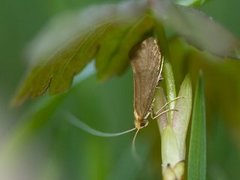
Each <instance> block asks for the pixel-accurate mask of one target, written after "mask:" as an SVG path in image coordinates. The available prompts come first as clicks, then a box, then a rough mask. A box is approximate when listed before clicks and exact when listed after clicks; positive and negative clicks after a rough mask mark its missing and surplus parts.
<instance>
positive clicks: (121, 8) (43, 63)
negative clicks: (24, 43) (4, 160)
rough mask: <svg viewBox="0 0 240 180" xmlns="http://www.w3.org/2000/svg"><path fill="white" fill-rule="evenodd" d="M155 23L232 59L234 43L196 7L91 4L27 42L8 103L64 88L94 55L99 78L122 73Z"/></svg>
mask: <svg viewBox="0 0 240 180" xmlns="http://www.w3.org/2000/svg"><path fill="white" fill-rule="evenodd" d="M159 24H164V25H166V26H169V27H171V28H172V29H173V30H174V31H175V32H176V33H178V34H180V35H182V36H183V37H185V38H186V40H188V41H189V42H191V43H192V44H193V45H195V46H196V47H199V48H200V49H203V50H206V51H209V52H211V53H214V54H217V55H219V56H232V57H237V54H235V53H236V51H238V50H239V41H238V40H236V38H235V37H234V36H233V35H232V34H231V33H229V32H228V31H226V30H225V29H224V28H223V27H221V26H220V25H218V24H217V23H215V22H214V21H211V20H210V19H209V18H207V17H206V16H204V15H203V14H201V13H199V12H198V11H196V10H193V9H188V8H183V7H181V6H176V5H174V4H172V3H171V2H170V1H153V2H151V3H148V2H137V1H132V2H123V3H119V4H106V5H101V6H93V7H90V8H88V9H86V10H84V11H81V12H80V13H79V12H74V13H69V14H66V15H62V16H60V17H58V18H55V19H53V20H52V21H51V22H50V23H49V25H48V26H47V28H46V29H45V30H44V31H43V32H42V33H40V35H39V36H38V37H37V38H36V39H35V40H34V41H33V42H32V44H31V46H30V48H29V50H28V58H29V62H30V68H29V73H28V74H27V75H26V78H25V80H24V81H23V83H22V85H21V86H20V89H19V91H18V92H17V94H16V97H15V98H14V99H13V102H12V104H21V103H22V102H23V101H25V100H26V99H28V98H31V97H37V96H40V95H42V94H43V93H44V92H46V91H47V90H49V92H50V94H56V93H60V92H64V91H66V90H68V89H69V88H70V86H71V84H72V80H73V77H74V76H75V75H76V74H78V73H79V72H80V71H82V70H83V68H84V67H85V66H86V65H87V64H88V63H89V62H90V61H92V60H93V59H94V58H95V59H96V68H97V74H98V77H99V78H100V79H103V80H104V79H108V78H110V77H112V76H113V75H117V74H121V73H122V72H123V71H124V70H125V69H126V67H127V66H128V61H129V54H130V51H131V50H132V49H133V47H134V46H135V45H136V44H137V43H138V42H140V41H142V40H143V39H144V38H145V37H146V36H149V35H153V34H158V35H159V32H158V31H159V30H161V29H159ZM205 27H208V28H205ZM190 29H191V30H190ZM216 32H217V33H216ZM160 36H161V35H160ZM219 36H221V40H220V39H219V38H218V37H219ZM220 41H221V42H220ZM161 43H163V42H160V44H161Z"/></svg>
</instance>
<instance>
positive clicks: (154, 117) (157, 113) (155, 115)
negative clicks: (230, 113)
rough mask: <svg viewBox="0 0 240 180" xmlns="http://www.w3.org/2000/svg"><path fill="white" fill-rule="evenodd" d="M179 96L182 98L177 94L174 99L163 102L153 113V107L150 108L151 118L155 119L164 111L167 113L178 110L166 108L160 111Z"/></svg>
mask: <svg viewBox="0 0 240 180" xmlns="http://www.w3.org/2000/svg"><path fill="white" fill-rule="evenodd" d="M180 98H184V97H183V96H179V97H176V98H174V99H172V100H171V101H169V102H167V103H166V104H164V105H163V106H162V107H161V108H160V109H159V110H158V111H157V112H156V113H154V111H153V107H152V108H151V118H152V119H156V118H157V117H159V116H161V115H163V114H164V113H167V112H169V111H178V110H177V109H167V110H164V111H162V110H163V109H164V108H165V107H166V106H168V105H169V104H170V103H172V102H174V101H176V100H178V99H180Z"/></svg>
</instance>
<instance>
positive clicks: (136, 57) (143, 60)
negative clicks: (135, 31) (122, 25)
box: [131, 37, 164, 130]
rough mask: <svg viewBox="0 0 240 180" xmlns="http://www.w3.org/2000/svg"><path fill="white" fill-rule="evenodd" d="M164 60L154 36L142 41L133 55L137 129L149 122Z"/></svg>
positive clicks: (135, 122) (134, 103)
mask: <svg viewBox="0 0 240 180" xmlns="http://www.w3.org/2000/svg"><path fill="white" fill-rule="evenodd" d="M163 61H164V58H163V57H162V55H161V52H160V49H159V46H158V42H157V40H156V39H155V38H153V37H149V38H147V39H145V40H144V41H142V42H141V43H140V44H139V45H138V46H137V47H136V48H135V52H134V54H133V55H132V57H131V66H132V71H133V81H134V100H133V106H134V118H135V121H134V124H135V128H136V129H137V130H139V129H141V128H143V127H145V126H147V124H148V117H149V115H150V114H151V113H152V103H153V99H154V94H155V89H156V87H157V85H158V83H159V81H160V80H161V79H162V75H161V72H162V68H163Z"/></svg>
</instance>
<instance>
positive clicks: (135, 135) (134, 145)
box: [132, 128, 141, 162]
mask: <svg viewBox="0 0 240 180" xmlns="http://www.w3.org/2000/svg"><path fill="white" fill-rule="evenodd" d="M139 131H140V128H139V129H137V131H136V133H135V134H134V136H133V140H132V155H133V157H134V158H135V159H136V161H137V162H141V161H140V158H139V155H138V153H137V149H136V138H137V135H138V132H139Z"/></svg>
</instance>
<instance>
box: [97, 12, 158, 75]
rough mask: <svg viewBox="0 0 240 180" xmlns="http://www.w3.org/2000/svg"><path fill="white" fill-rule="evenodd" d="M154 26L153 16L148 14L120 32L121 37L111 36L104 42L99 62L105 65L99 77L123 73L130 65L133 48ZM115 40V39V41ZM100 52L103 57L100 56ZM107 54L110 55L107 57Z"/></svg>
mask: <svg viewBox="0 0 240 180" xmlns="http://www.w3.org/2000/svg"><path fill="white" fill-rule="evenodd" d="M153 27H154V21H153V18H152V17H151V16H150V15H148V14H146V15H144V16H143V17H142V18H141V19H140V20H139V21H137V22H136V23H135V24H134V25H132V26H131V27H130V28H129V29H127V31H125V32H124V33H122V34H120V37H118V38H114V37H111V38H112V39H110V38H109V39H107V41H106V42H102V43H101V45H100V46H101V48H100V52H101V53H100V52H99V53H98V57H97V64H101V65H102V66H103V68H102V69H101V70H98V75H99V77H100V78H101V79H105V78H108V77H110V76H112V75H114V74H120V73H122V72H123V70H124V69H125V68H126V67H127V65H128V61H129V53H130V51H131V49H132V48H133V47H134V45H136V44H137V43H138V42H139V41H141V40H143V39H144V37H145V36H146V35H148V34H149V33H150V32H151V30H152V29H153ZM113 41H115V43H114V42H113ZM111 42H113V44H112V45H110V44H109V43H111ZM101 50H102V51H101ZM99 54H100V55H102V56H103V57H101V56H99ZM107 55H108V57H106V56H107ZM104 58H105V60H104ZM106 61H107V62H106ZM104 62H105V63H104Z"/></svg>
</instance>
